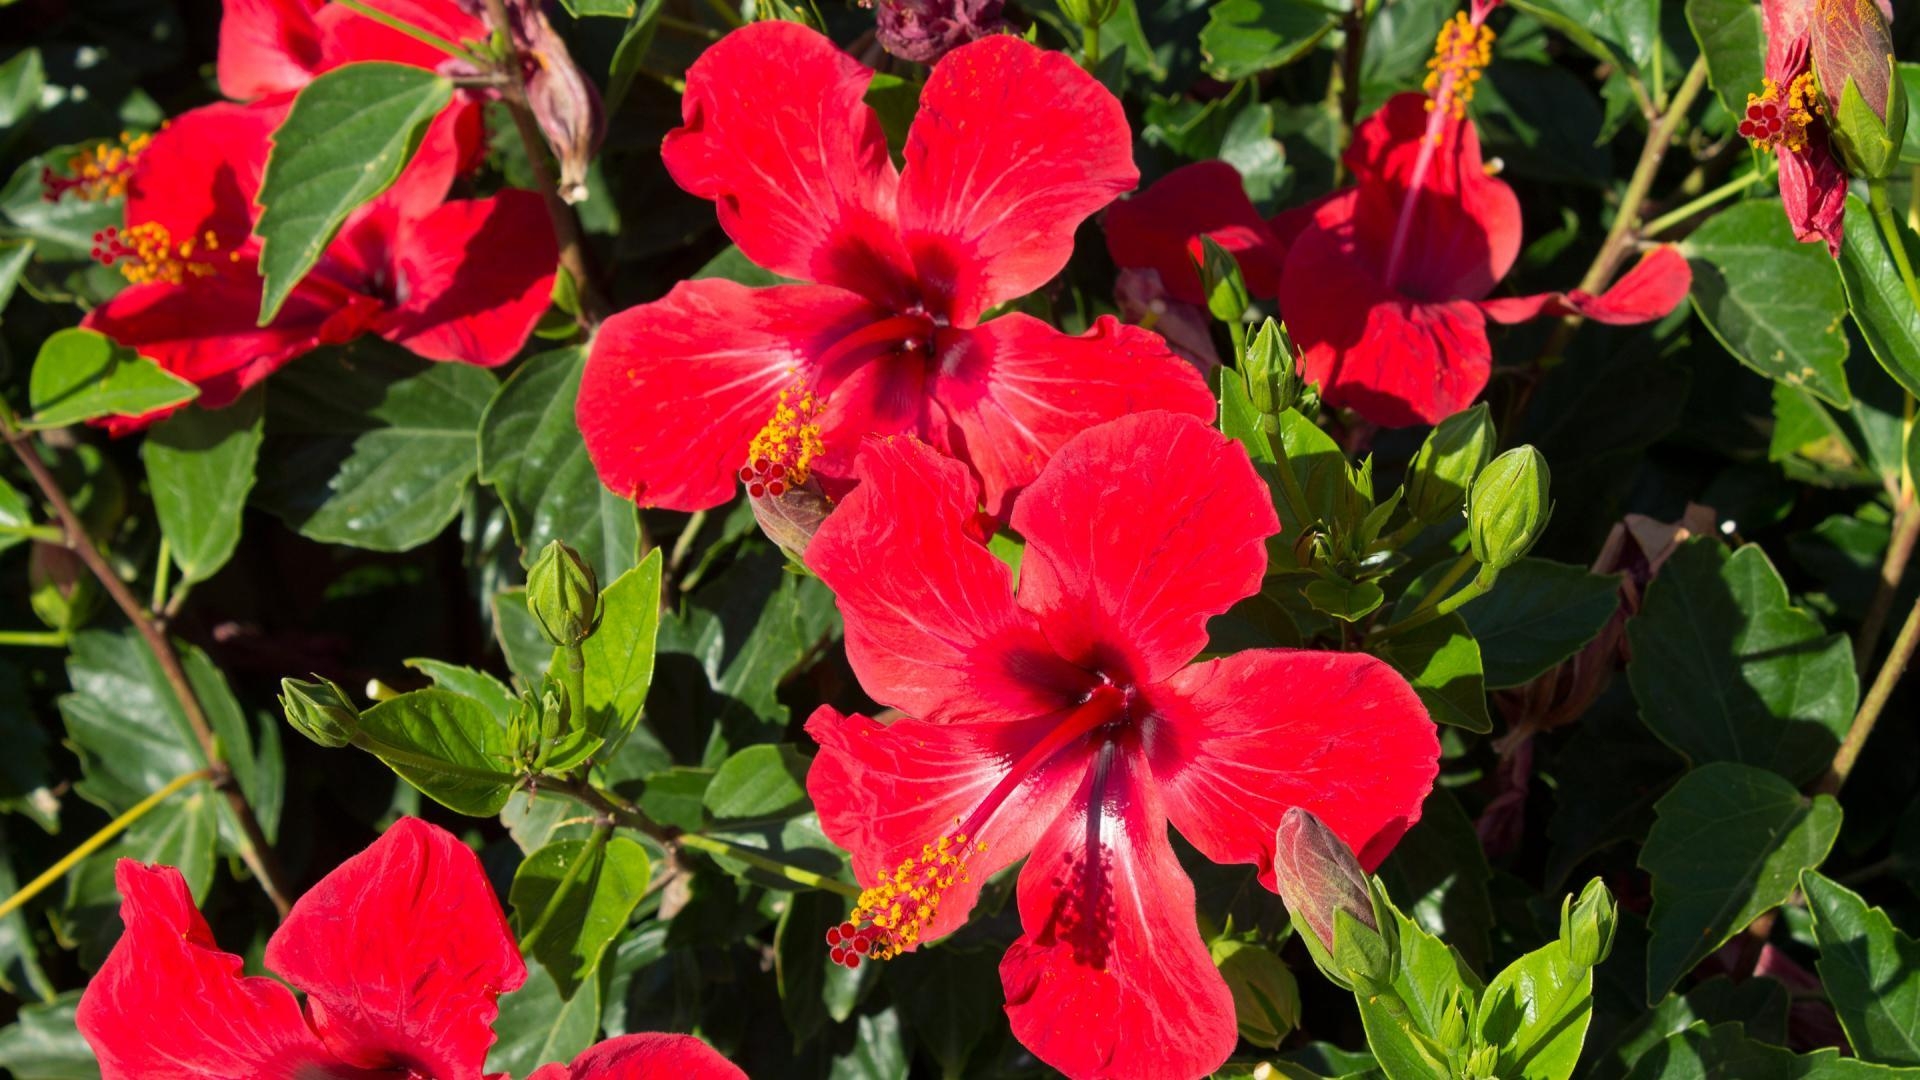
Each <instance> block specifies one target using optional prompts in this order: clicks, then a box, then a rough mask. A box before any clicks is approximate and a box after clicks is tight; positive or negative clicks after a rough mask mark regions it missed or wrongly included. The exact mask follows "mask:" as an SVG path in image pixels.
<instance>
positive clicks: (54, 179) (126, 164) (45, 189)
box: [40, 131, 153, 202]
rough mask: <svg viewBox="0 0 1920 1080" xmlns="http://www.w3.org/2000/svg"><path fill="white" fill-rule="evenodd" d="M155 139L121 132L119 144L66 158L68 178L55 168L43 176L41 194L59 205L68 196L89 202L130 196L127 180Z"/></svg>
mask: <svg viewBox="0 0 1920 1080" xmlns="http://www.w3.org/2000/svg"><path fill="white" fill-rule="evenodd" d="M151 142H153V136H152V135H150V134H146V133H142V134H139V135H135V134H132V133H131V132H125V131H123V132H121V133H120V139H119V141H118V142H103V143H101V144H99V145H98V146H90V147H88V148H86V149H85V150H82V151H80V152H79V153H77V154H74V155H72V156H71V157H69V158H67V161H66V175H64V176H62V175H60V174H59V173H56V172H54V171H53V170H52V169H50V168H49V169H43V170H42V171H41V173H40V185H41V188H42V191H41V195H42V197H43V198H45V199H46V200H47V201H48V202H59V201H60V199H61V197H63V196H65V195H73V196H74V197H75V198H78V199H83V200H85V201H88V202H98V201H99V200H101V199H116V198H119V197H120V196H122V195H125V194H126V193H127V179H128V177H130V176H132V175H133V166H134V162H136V161H137V160H139V157H140V154H141V152H142V151H144V150H146V148H147V146H148V144H149V143H151Z"/></svg>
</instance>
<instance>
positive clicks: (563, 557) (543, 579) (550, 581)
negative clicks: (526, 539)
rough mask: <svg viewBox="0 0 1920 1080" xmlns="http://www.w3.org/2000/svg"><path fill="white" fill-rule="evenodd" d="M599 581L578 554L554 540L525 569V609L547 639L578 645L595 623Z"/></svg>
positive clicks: (598, 598) (591, 631)
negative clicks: (531, 564)
mask: <svg viewBox="0 0 1920 1080" xmlns="http://www.w3.org/2000/svg"><path fill="white" fill-rule="evenodd" d="M599 605H600V581H599V579H598V578H596V577H595V576H594V573H593V567H592V565H590V564H589V563H588V562H587V560H585V559H583V558H581V557H580V553H579V552H577V551H575V550H573V549H572V548H570V547H568V546H567V545H565V544H563V543H561V542H560V541H558V540H555V541H553V542H552V543H550V544H548V545H547V547H546V550H544V551H542V552H541V553H540V558H539V559H537V560H535V562H534V564H533V566H532V567H530V568H529V569H528V570H527V610H528V611H529V612H531V613H532V614H533V618H534V621H536V622H538V623H539V624H540V630H541V632H542V633H544V634H545V635H546V636H547V640H548V641H551V642H553V643H554V644H555V645H560V646H567V645H578V644H580V643H581V642H582V641H585V640H586V639H587V637H588V636H589V635H591V634H592V633H593V631H594V627H595V626H596V625H598V623H599V617H598V614H597V613H598V610H599Z"/></svg>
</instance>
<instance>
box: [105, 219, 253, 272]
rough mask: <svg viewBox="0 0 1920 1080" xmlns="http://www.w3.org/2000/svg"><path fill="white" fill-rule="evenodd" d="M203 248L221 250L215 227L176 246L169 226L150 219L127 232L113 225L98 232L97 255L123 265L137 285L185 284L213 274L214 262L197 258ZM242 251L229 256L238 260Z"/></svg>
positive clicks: (123, 268) (108, 261)
mask: <svg viewBox="0 0 1920 1080" xmlns="http://www.w3.org/2000/svg"><path fill="white" fill-rule="evenodd" d="M202 248H205V249H206V250H207V251H209V252H211V251H217V250H219V248H220V241H219V239H218V238H217V237H216V236H214V234H213V233H212V231H211V230H209V231H207V232H204V233H202V234H200V235H199V236H198V237H189V238H187V239H186V240H185V241H184V242H182V243H180V244H178V245H176V244H174V242H173V237H172V236H171V235H170V234H169V233H168V232H167V227H166V226H165V225H162V224H160V223H159V222H157V221H146V222H142V223H140V224H138V225H134V226H131V227H129V228H128V229H127V230H125V231H124V232H123V231H121V230H119V229H112V228H110V229H107V230H105V231H104V232H101V233H99V234H97V235H96V236H95V237H94V247H93V256H94V258H96V259H98V260H100V261H101V262H102V263H104V264H106V265H108V266H112V265H114V264H116V263H117V264H119V267H120V272H121V273H122V274H124V275H126V279H127V280H128V281H130V282H132V283H133V284H135V285H146V284H150V283H152V282H156V281H158V282H164V283H165V284H168V285H183V284H185V283H186V282H187V281H188V279H190V278H203V277H209V276H211V275H212V274H213V272H214V268H213V264H211V263H208V262H205V261H202V260H199V259H195V258H194V257H193V256H194V253H195V252H197V251H199V250H200V249H202ZM239 254H240V253H239V252H237V251H236V252H233V253H232V254H231V255H230V256H229V259H230V260H232V259H236V258H237V257H238V256H239Z"/></svg>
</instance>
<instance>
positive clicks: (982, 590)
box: [807, 438, 1092, 839]
mask: <svg viewBox="0 0 1920 1080" xmlns="http://www.w3.org/2000/svg"><path fill="white" fill-rule="evenodd" d="M857 475H858V477H859V480H860V486H858V487H856V488H855V489H854V490H853V491H852V493H851V494H849V495H848V496H847V497H846V499H845V500H844V501H843V502H842V503H841V504H840V507H839V509H837V510H835V511H834V512H833V514H832V515H830V516H829V517H828V518H827V520H826V521H825V522H824V523H822V524H821V526H820V529H819V531H818V532H816V533H815V534H814V536H813V541H812V542H811V543H810V544H809V545H808V547H807V566H808V568H809V569H811V570H812V571H813V572H814V573H816V574H818V575H820V578H821V580H822V581H825V582H826V583H827V585H828V587H830V588H832V589H833V591H834V595H835V597H836V598H837V600H838V602H839V605H840V614H841V616H842V617H843V618H844V620H845V622H846V639H847V660H848V662H849V663H851V664H852V665H853V670H854V674H855V675H857V676H859V678H860V685H861V686H862V687H864V688H865V689H866V691H867V693H868V694H869V695H871V696H872V697H873V698H874V700H876V701H879V702H881V703H882V704H885V705H891V706H893V707H894V708H897V709H901V710H903V711H905V712H907V713H908V714H910V715H913V716H918V717H923V718H925V719H926V720H928V721H932V722H936V723H941V722H949V721H958V720H971V719H984V718H1008V717H1013V718H1018V717H1028V716H1038V715H1041V714H1044V713H1049V712H1052V711H1054V710H1055V709H1058V708H1060V707H1061V706H1062V705H1063V704H1065V703H1067V702H1068V701H1070V700H1071V696H1072V695H1074V694H1077V693H1079V692H1082V691H1085V690H1086V689H1087V688H1089V687H1090V686H1091V685H1092V680H1091V678H1090V677H1089V676H1088V675H1086V673H1084V672H1080V671H1076V670H1075V669H1073V668H1072V667H1070V666H1069V665H1067V664H1065V663H1064V662H1062V661H1061V660H1060V659H1059V658H1058V657H1056V656H1055V655H1054V654H1053V652H1052V650H1051V649H1050V648H1049V647H1048V645H1047V641H1046V639H1045V638H1044V637H1043V636H1041V633H1040V630H1039V626H1038V623H1037V621H1036V620H1035V619H1034V617H1033V616H1032V615H1030V614H1028V613H1027V612H1025V611H1022V610H1020V609H1019V608H1018V607H1016V606H1014V600H1013V578H1012V574H1011V573H1010V572H1009V571H1008V570H1007V568H1006V566H1005V564H1003V563H1001V562H1000V560H999V559H997V558H995V557H994V556H993V554H992V553H991V552H989V551H988V550H987V549H986V547H985V546H984V545H982V544H980V543H978V542H977V541H975V540H973V539H972V538H970V537H969V536H968V535H967V533H966V529H967V527H968V525H969V524H970V522H971V519H972V516H973V513H974V509H975V507H977V506H978V505H979V487H978V485H977V484H976V483H975V482H974V479H973V477H972V476H971V475H970V474H969V473H968V472H967V468H966V466H965V465H962V464H961V463H960V462H957V461H954V460H952V459H951V458H946V457H943V456H941V455H940V454H939V453H937V452H936V451H934V450H933V449H932V448H931V447H929V446H927V445H926V444H924V443H921V442H917V441H915V440H912V439H906V438H892V439H870V440H868V441H867V443H866V444H865V446H863V447H862V449H861V452H860V460H859V465H858V470H857ZM922 839H925V838H924V837H923V838H922Z"/></svg>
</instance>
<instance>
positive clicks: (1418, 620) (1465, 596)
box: [1373, 555, 1497, 641]
mask: <svg viewBox="0 0 1920 1080" xmlns="http://www.w3.org/2000/svg"><path fill="white" fill-rule="evenodd" d="M1472 557H1473V556H1471V555H1468V556H1467V558H1469V559H1471V558H1472ZM1457 565H1458V564H1456V566H1457ZM1496 576H1497V575H1496V573H1495V572H1494V571H1493V570H1492V569H1490V568H1488V567H1481V568H1480V573H1479V574H1478V575H1476V576H1475V577H1474V579H1473V580H1472V581H1469V582H1468V583H1467V587H1466V588H1464V589H1461V590H1460V591H1459V592H1457V593H1454V594H1453V595H1452V596H1449V597H1447V598H1446V599H1445V600H1442V601H1440V602H1439V603H1437V604H1434V605H1433V606H1432V607H1427V606H1426V604H1425V602H1422V604H1421V606H1420V607H1418V608H1416V609H1414V611H1413V613H1412V614H1410V615H1408V616H1407V617H1406V618H1404V619H1401V620H1400V621H1399V622H1397V623H1394V624H1392V625H1391V626H1388V627H1385V628H1384V629H1382V630H1381V631H1380V632H1378V633H1376V634H1374V635H1373V640H1375V641H1380V640H1382V639H1384V638H1389V637H1392V636H1394V635H1396V634H1402V633H1405V632H1406V631H1408V630H1412V629H1413V628H1414V627H1416V626H1425V625H1426V624H1428V623H1430V622H1432V621H1434V620H1435V619H1444V618H1446V617H1447V616H1449V615H1451V614H1453V613H1454V612H1456V611H1459V610H1460V609H1461V608H1463V607H1465V606H1466V605H1468V604H1470V603H1472V602H1473V601H1475V600H1478V599H1480V598H1481V597H1482V596H1485V595H1486V594H1487V591H1488V590H1489V589H1492V588H1493V582H1494V578H1495V577H1496ZM1440 592H1441V590H1440V589H1435V590H1434V591H1433V592H1431V593H1429V594H1427V598H1428V599H1429V600H1431V599H1432V598H1433V597H1435V596H1438V595H1440Z"/></svg>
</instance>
